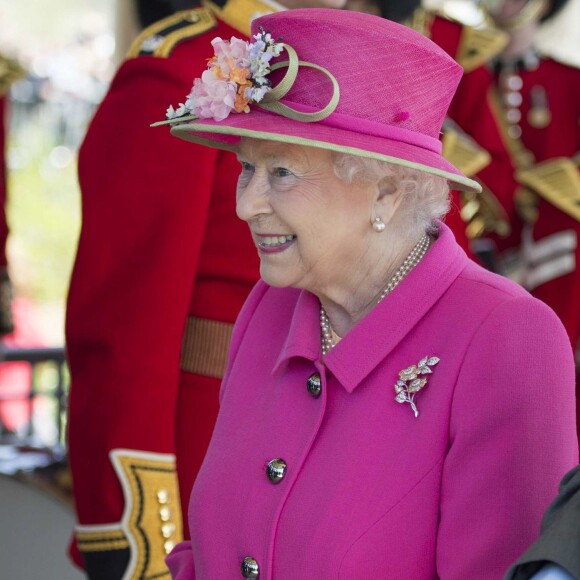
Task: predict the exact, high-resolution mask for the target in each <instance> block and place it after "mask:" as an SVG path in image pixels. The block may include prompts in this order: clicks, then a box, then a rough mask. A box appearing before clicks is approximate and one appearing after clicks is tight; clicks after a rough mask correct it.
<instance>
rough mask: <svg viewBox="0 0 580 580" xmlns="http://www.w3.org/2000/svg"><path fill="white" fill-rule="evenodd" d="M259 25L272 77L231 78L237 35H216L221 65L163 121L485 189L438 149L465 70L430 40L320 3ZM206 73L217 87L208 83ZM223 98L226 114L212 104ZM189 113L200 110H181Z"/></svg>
mask: <svg viewBox="0 0 580 580" xmlns="http://www.w3.org/2000/svg"><path fill="white" fill-rule="evenodd" d="M266 32H269V33H271V37H272V38H270V36H269V35H268V36H267V35H266ZM252 33H253V34H258V35H259V37H258V38H256V37H254V38H256V42H260V41H264V40H265V41H266V44H267V46H266V48H263V47H264V43H263V42H262V43H261V46H262V49H263V50H262V52H259V51H258V57H260V55H263V54H264V51H267V50H268V48H271V49H272V50H270V51H269V54H268V55H267V56H266V57H265V58H264V59H262V60H264V61H265V60H268V59H270V58H272V63H276V64H273V65H272V66H271V68H267V69H262V72H263V71H264V70H266V74H267V78H265V77H264V78H262V79H261V80H258V81H257V83H256V82H254V81H253V80H252V77H251V75H250V76H248V78H249V80H248V81H244V80H242V81H241V82H242V85H245V86H240V85H239V84H238V85H236V84H235V83H234V84H232V81H231V77H228V75H227V73H228V71H224V70H223V69H224V68H228V65H227V64H224V63H225V62H226V61H227V62H229V63H230V65H231V64H232V60H231V59H229V60H228V58H227V57H228V55H229V56H231V55H232V54H234V53H235V54H238V56H239V54H241V53H239V50H240V46H241V45H240V46H238V43H239V42H240V41H238V40H236V39H232V44H229V43H227V42H225V43H224V41H221V39H216V40H214V42H213V43H212V44H213V45H214V48H215V49H216V57H214V59H213V60H212V61H210V67H211V66H212V62H213V63H214V66H215V65H216V63H217V64H219V65H223V66H216V68H215V70H212V69H209V70H208V71H206V72H205V73H204V75H203V76H202V79H198V80H196V85H194V88H193V90H192V94H191V95H190V96H189V98H188V102H187V103H186V105H182V106H181V107H180V109H179V110H178V111H177V112H175V111H173V109H172V108H171V109H170V112H169V113H168V116H173V117H174V118H172V119H170V120H169V121H165V123H168V124H172V125H175V126H173V127H172V129H171V133H172V134H173V135H175V136H177V137H180V138H182V139H186V140H188V141H193V142H195V143H201V144H204V145H209V146H211V147H216V148H218V149H226V150H231V149H234V148H235V147H236V145H237V143H238V142H239V140H240V137H252V138H255V139H268V140H273V141H282V142H284V143H295V144H298V145H306V146H310V147H319V148H323V149H328V150H332V151H339V152H343V153H348V154H352V155H358V156H362V157H367V158H372V159H379V160H384V161H388V162H391V163H394V164H397V165H404V166H408V167H412V168H415V169H418V170H421V171H426V172H428V173H432V174H435V175H439V176H442V177H444V178H446V179H447V180H448V181H449V182H450V184H451V186H452V187H454V188H456V189H461V190H466V191H481V187H480V186H479V184H478V183H477V182H475V181H473V180H471V179H468V178H467V177H465V176H464V175H463V174H462V173H461V172H460V171H459V170H457V169H456V168H455V167H454V166H453V165H451V164H450V163H449V162H447V161H446V160H445V159H444V158H443V157H442V156H441V141H440V140H439V135H440V131H441V125H442V123H443V119H444V117H445V113H446V111H447V108H448V107H449V103H450V102H451V99H452V97H453V94H454V93H455V89H456V88H457V85H458V84H459V81H460V79H461V75H462V72H463V71H462V69H461V67H460V66H459V65H458V64H457V63H456V62H455V61H454V60H453V59H452V58H451V57H449V56H448V55H447V54H446V53H445V52H444V51H443V50H442V49H441V48H439V47H438V46H437V45H435V44H434V43H433V42H431V41H430V40H429V39H427V38H425V37H424V36H422V35H421V34H419V33H417V32H415V31H414V30H411V29H410V28H407V27H405V26H402V25H400V24H396V23H394V22H391V21H389V20H386V19H383V18H379V17H377V16H371V15H369V14H362V13H358V12H351V11H345V10H332V9H315V8H308V9H300V10H288V11H285V12H279V13H276V14H269V15H267V16H263V17H261V18H259V19H257V20H255V21H254V22H253V24H252ZM260 33H261V34H260ZM273 38H276V39H279V41H280V42H281V43H283V50H282V46H280V45H277V44H274V42H275V41H274V40H273ZM268 42H269V43H270V44H268ZM252 47H253V48H254V50H256V49H257V48H258V49H259V48H260V47H256V45H255V44H254V45H251V46H250V47H249V49H250V50H251V49H252ZM272 47H273V48H272ZM276 47H277V48H276ZM280 51H281V52H280ZM220 52H221V55H222V56H219V54H220ZM249 54H250V53H248V54H247V55H249ZM278 55H279V56H278ZM255 56H256V54H255V53H254V57H255ZM222 57H223V58H222ZM240 58H242V57H240ZM240 62H246V63H248V62H249V61H248V60H246V61H243V60H239V61H238V64H239V63H240ZM241 66H243V65H241ZM248 66H249V65H248ZM265 66H267V67H269V66H270V65H269V64H268V63H265ZM232 70H234V69H232ZM236 70H237V71H238V73H239V69H236ZM244 70H246V69H244ZM247 70H249V69H247ZM252 70H256V68H255V66H254V68H253V69H252ZM246 72H247V71H246ZM230 73H231V70H230ZM208 74H209V75H210V76H209V77H208V76H206V75H208ZM259 74H261V73H258V72H257V73H255V75H254V76H255V79H257V77H258V76H259ZM248 75H249V73H248ZM242 76H243V75H242ZM226 77H228V78H227V83H229V85H228V84H227V83H226V81H224V80H223V79H224V78H226ZM238 77H239V74H238ZM204 79H206V80H207V79H209V81H210V85H211V84H212V83H213V81H214V80H215V83H216V86H215V87H213V88H212V87H211V86H209V85H207V86H205V85H204V86H202V85H203V83H204ZM216 79H219V80H216ZM255 79H254V80H255ZM264 79H265V80H264ZM238 81H239V78H238ZM218 83H222V84H220V85H219V86H217V84H218ZM252 83H253V84H252ZM260 83H266V84H262V85H260ZM266 85H267V88H266V89H264V90H263V91H262V93H264V92H265V91H267V90H269V87H270V85H272V86H273V87H274V88H273V89H271V90H269V92H265V96H264V97H263V99H262V100H260V102H256V101H258V100H259V97H257V98H256V99H255V100H252V99H242V102H241V103H240V102H239V100H238V97H239V98H242V97H244V95H246V96H249V95H250V94H253V93H251V92H245V93H244V91H247V90H248V88H247V87H252V90H253V91H256V90H257V89H258V88H259V87H260V86H266ZM231 86H233V87H234V88H233V89H231ZM228 87H230V89H231V91H232V92H231V93H228V91H229V90H230V89H229V88H228ZM236 87H237V88H236ZM216 95H217V97H216ZM216 98H217V100H218V101H219V104H220V106H222V110H221V112H220V111H218V112H215V110H214V111H213V112H212V111H211V110H210V109H211V107H209V108H208V106H207V103H208V100H209V101H211V99H214V104H215V102H216V101H215V99H216ZM234 98H235V99H236V103H235V105H234V100H233V99H234ZM196 99H197V100H196ZM220 99H221V100H220ZM224 103H225V105H224ZM254 103H255V104H254ZM210 105H211V103H210ZM223 106H225V107H226V109H227V111H228V112H229V111H231V112H232V114H228V112H226V113H224V112H223ZM234 106H235V107H236V109H237V110H239V111H240V112H239V113H238V112H235V110H234V109H233V107H234ZM228 107H229V109H228ZM218 108H219V107H218ZM244 111H246V112H244ZM248 111H249V112H248ZM188 112H193V113H194V115H190V116H181V117H180V116H179V115H183V114H184V113H188ZM200 117H201V118H200ZM204 117H206V118H204ZM207 117H210V118H207ZM216 118H217V119H220V120H216Z"/></svg>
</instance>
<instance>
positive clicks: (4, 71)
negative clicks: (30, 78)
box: [0, 54, 25, 97]
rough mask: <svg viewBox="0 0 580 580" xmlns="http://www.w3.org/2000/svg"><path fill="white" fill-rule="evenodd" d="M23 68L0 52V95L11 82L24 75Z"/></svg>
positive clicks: (6, 89) (0, 95) (4, 92)
mask: <svg viewBox="0 0 580 580" xmlns="http://www.w3.org/2000/svg"><path fill="white" fill-rule="evenodd" d="M24 73H25V70H24V69H23V68H22V67H21V66H20V65H19V64H18V63H17V62H16V61H15V60H14V59H12V58H9V57H7V56H4V55H2V54H0V97H2V96H3V95H4V94H6V92H7V91H8V89H9V88H10V85H11V84H12V83H15V82H16V81H17V80H18V79H20V78H22V77H23V76H24Z"/></svg>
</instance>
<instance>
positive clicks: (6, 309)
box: [0, 54, 24, 336]
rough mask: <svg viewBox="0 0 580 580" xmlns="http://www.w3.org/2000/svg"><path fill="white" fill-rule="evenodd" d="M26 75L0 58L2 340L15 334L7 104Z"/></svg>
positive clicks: (2, 57) (0, 279)
mask: <svg viewBox="0 0 580 580" xmlns="http://www.w3.org/2000/svg"><path fill="white" fill-rule="evenodd" d="M23 74H24V71H23V70H22V68H21V67H20V66H19V65H18V64H17V63H16V61H14V60H12V59H11V58H8V57H6V56H4V55H2V54H0V336H1V335H4V334H9V333H11V332H12V331H13V330H14V322H13V319H12V285H11V283H10V278H9V277H8V258H7V256H6V241H7V240H8V222H7V220H6V203H7V200H8V195H7V189H8V183H7V175H6V146H7V139H6V137H7V122H8V119H7V104H8V91H9V89H10V85H11V84H12V83H13V82H15V81H17V80H18V79H19V78H20V77H21V76H22V75H23Z"/></svg>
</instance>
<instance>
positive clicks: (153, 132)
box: [66, 0, 271, 579]
mask: <svg viewBox="0 0 580 580" xmlns="http://www.w3.org/2000/svg"><path fill="white" fill-rule="evenodd" d="M235 4H236V5H237V8H239V9H240V10H241V12H240V10H237V11H236V14H238V15H240V14H241V16H242V17H243V19H245V22H246V26H247V27H248V29H249V25H248V24H247V23H248V17H249V16H250V15H251V13H255V12H256V11H257V10H258V9H261V11H262V12H265V11H268V8H267V7H265V6H264V5H262V4H260V3H257V2H255V1H254V2H249V1H248V0H236V2H235ZM231 8H232V9H235V8H236V6H232V7H231ZM244 11H245V12H244ZM269 11H271V9H270V10H269ZM216 12H219V17H218V15H216ZM244 14H246V16H244ZM227 17H228V12H224V11H219V10H217V9H214V8H209V7H204V8H199V9H196V10H194V11H188V12H187V13H180V15H179V16H178V17H170V18H169V19H166V21H162V22H161V23H158V24H156V25H153V26H152V27H151V28H150V29H148V30H147V31H145V33H144V34H142V35H141V36H140V38H139V39H138V41H139V42H138V46H137V52H136V53H135V54H134V55H133V56H132V57H131V58H128V59H127V60H126V61H125V62H124V63H123V64H122V66H121V67H120V69H119V71H118V73H117V74H116V76H115V78H114V80H113V82H112V84H111V87H110V90H109V92H108V94H107V95H106V97H105V99H104V101H103V103H102V104H101V106H100V107H99V109H98V111H97V113H96V115H95V117H94V119H93V121H92V123H91V125H90V127H89V130H88V133H87V135H86V138H85V141H84V143H83V145H82V148H81V150H80V154H79V181H80V186H81V191H82V202H83V203H82V211H83V226H82V232H81V236H80V240H79V245H78V253H77V258H76V262H75V266H74V271H73V275H72V280H71V285H70V291H69V296H68V304H67V323H66V335H67V351H68V359H69V363H70V370H71V379H72V386H71V394H70V403H69V452H70V465H71V470H72V475H73V484H74V495H75V504H76V510H77V514H78V522H79V524H80V526H79V528H78V531H77V540H78V543H79V546H80V548H81V551H82V552H83V555H84V560H85V565H86V567H87V571H88V572H89V574H90V577H91V578H101V577H102V578H107V579H112V578H115V577H121V576H122V574H123V573H125V572H126V570H127V569H129V570H131V571H132V574H133V575H130V577H153V576H148V575H147V574H155V573H165V568H164V564H163V557H164V555H165V553H166V552H167V551H168V550H169V549H170V548H171V547H172V544H173V543H174V542H175V541H176V540H179V539H180V538H179V535H180V527H181V517H180V516H179V521H176V517H175V514H176V513H177V511H176V509H177V507H178V505H179V502H178V501H175V500H176V498H175V497H173V498H171V497H170V496H171V493H173V495H174V496H175V495H176V490H174V489H173V488H172V483H171V480H170V475H171V473H172V461H171V454H173V453H175V454H176V456H177V470H178V478H179V487H180V490H181V494H180V495H181V501H182V505H183V510H182V511H183V513H184V514H186V513H187V509H186V507H187V502H188V498H189V494H190V489H191V487H192V484H193V480H194V478H195V475H196V473H197V470H198V468H199V466H200V464H201V461H202V459H203V456H204V454H205V449H206V447H207V443H208V441H209V438H210V435H211V432H212V429H213V425H214V421H215V415H216V412H217V407H218V389H219V384H220V375H221V370H222V357H223V361H224V363H225V356H226V354H227V346H228V342H229V332H230V329H231V323H233V322H234V320H235V318H236V316H237V314H238V312H239V310H240V308H241V306H242V304H243V303H244V301H245V298H246V296H247V294H248V292H249V291H250V289H251V288H252V286H253V285H254V283H255V281H256V280H257V279H258V273H259V272H258V257H257V253H256V250H255V247H254V244H253V242H252V240H251V237H250V235H249V232H248V228H247V226H246V225H245V224H244V223H243V222H241V221H240V220H239V219H238V218H237V217H236V214H235V185H236V180H237V176H238V173H239V169H238V162H237V160H236V158H235V156H234V155H232V154H231V153H225V152H218V151H215V150H212V149H209V148H205V147H201V146H192V145H191V144H188V143H185V142H183V141H181V140H179V139H175V138H174V137H171V136H170V134H169V132H168V131H167V130H164V129H163V128H161V129H159V128H157V129H152V128H150V127H149V124H150V123H152V122H154V121H158V120H160V119H162V118H163V115H164V112H165V110H166V108H167V107H168V105H170V104H174V105H176V104H177V103H179V102H183V101H184V99H185V97H186V95H187V94H188V93H189V91H190V89H191V86H192V83H193V79H194V78H196V77H199V76H201V73H202V72H203V70H204V69H205V68H206V66H207V59H208V58H210V57H211V56H212V53H213V51H212V48H211V44H210V43H211V40H212V39H213V38H215V37H217V36H220V37H222V38H225V39H229V38H230V37H231V36H237V37H244V36H245V34H247V32H245V31H241V30H238V29H236V28H234V27H233V26H230V25H229V24H227V23H226V22H225V21H224V20H222V18H227ZM233 20H235V19H233ZM176 35H177V36H176ZM176 38H177V39H178V42H176V41H175V39H176ZM135 46H136V45H134V47H135ZM184 332H185V338H184ZM182 340H183V341H184V342H183V349H182ZM192 349H193V351H195V349H198V350H201V351H202V352H201V353H199V352H198V353H197V354H196V352H192ZM180 357H181V367H182V368H184V369H186V370H181V371H180ZM212 357H213V358H212ZM119 449H121V452H119V453H120V455H119V457H117V456H116V455H115V453H117V452H114V457H113V463H112V462H111V458H110V457H109V455H110V452H111V451H113V450H119ZM123 450H127V451H123ZM143 452H144V453H143ZM156 453H160V454H163V455H160V456H158V455H154V454H156ZM132 478H133V479H132ZM121 484H122V485H121ZM148 494H149V495H148ZM151 498H153V500H151ZM155 498H156V499H155ZM148 502H149V503H148ZM151 502H153V503H151ZM136 504H138V507H140V508H143V509H142V513H134V512H135V509H136V508H135V505H136ZM131 509H132V510H133V511H132V512H131V513H129V511H130V510H131ZM144 513H148V514H150V515H149V516H148V515H143V514H144ZM151 514H152V515H151ZM185 519H186V518H185ZM119 522H120V524H119ZM141 536H143V537H147V542H145V543H144V544H143V542H142V541H141V539H140V538H141ZM156 536H159V538H162V537H163V538H164V539H165V542H163V543H162V544H161V545H160V546H153V548H155V550H152V545H151V543H152V542H153V543H155V542H156V541H157V540H156V539H155V537H156ZM185 536H186V537H187V536H188V534H187V531H186V530H185ZM140 542H141V543H140ZM157 548H159V549H157ZM152 552H155V553H154V554H152ZM155 577H157V576H155Z"/></svg>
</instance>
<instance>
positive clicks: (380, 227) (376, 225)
mask: <svg viewBox="0 0 580 580" xmlns="http://www.w3.org/2000/svg"><path fill="white" fill-rule="evenodd" d="M386 227H387V226H386V225H385V222H384V221H383V220H382V219H381V218H380V217H376V218H375V221H374V222H373V230H375V232H377V233H378V234H380V233H381V232H384V231H385V228H386Z"/></svg>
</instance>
